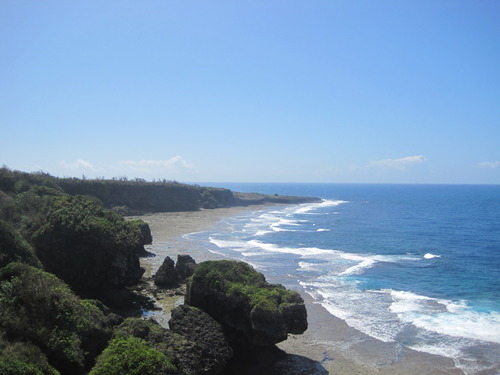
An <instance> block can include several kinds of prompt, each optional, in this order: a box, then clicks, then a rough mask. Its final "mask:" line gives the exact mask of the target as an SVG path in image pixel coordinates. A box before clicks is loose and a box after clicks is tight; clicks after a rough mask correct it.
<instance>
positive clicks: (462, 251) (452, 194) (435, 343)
mask: <svg viewBox="0 0 500 375" xmlns="http://www.w3.org/2000/svg"><path fill="white" fill-rule="evenodd" d="M207 185H210V186H222V187H226V188H229V189H231V190H233V191H241V192H257V193H266V194H279V195H301V196H314V197H319V198H322V199H323V201H322V202H321V203H311V204H301V205H292V206H283V205H281V206H279V205H278V206H270V207H266V208H265V209H263V210H257V211H252V210H249V211H248V212H246V213H244V214H243V215H239V216H236V217H232V218H228V219H225V220H224V221H223V222H221V223H219V225H218V226H217V227H216V228H215V229H214V231H212V232H208V233H207V232H204V233H198V234H193V235H192V236H194V237H193V239H194V240H199V241H203V242H205V243H207V244H209V248H210V250H211V251H213V252H215V253H219V254H222V255H225V256H228V257H231V258H236V259H241V260H244V261H246V262H248V263H250V264H252V265H253V266H254V267H255V268H257V269H258V270H259V271H261V272H263V273H264V274H265V275H266V276H267V277H268V279H270V280H278V281H280V282H281V283H283V284H285V285H286V286H287V287H290V288H293V289H297V290H301V291H302V292H304V293H308V294H310V295H311V296H312V298H313V299H314V300H315V301H316V302H317V303H320V304H321V305H323V306H324V307H325V308H326V309H327V310H328V311H329V312H330V313H331V314H333V315H335V316H336V317H339V318H341V319H343V320H345V321H346V322H347V323H348V324H349V325H350V326H351V327H353V328H356V329H358V330H359V331H361V332H363V333H365V334H368V335H370V336H372V337H375V338H377V339H379V340H382V341H385V342H397V343H400V344H401V345H403V346H405V347H408V348H412V349H415V350H419V351H423V352H428V353H433V354H439V355H444V356H447V357H451V358H453V359H454V360H455V362H456V363H457V365H458V366H459V367H461V368H463V369H464V371H465V372H466V373H469V374H473V373H477V372H478V371H479V370H481V369H483V370H484V369H486V368H490V369H491V368H492V367H497V370H498V368H500V349H499V348H500V186H498V185H496V186H492V185H383V184H381V185H379V184H376V185H370V184H228V183H226V184H213V183H212V184H207ZM493 373H495V372H493Z"/></svg>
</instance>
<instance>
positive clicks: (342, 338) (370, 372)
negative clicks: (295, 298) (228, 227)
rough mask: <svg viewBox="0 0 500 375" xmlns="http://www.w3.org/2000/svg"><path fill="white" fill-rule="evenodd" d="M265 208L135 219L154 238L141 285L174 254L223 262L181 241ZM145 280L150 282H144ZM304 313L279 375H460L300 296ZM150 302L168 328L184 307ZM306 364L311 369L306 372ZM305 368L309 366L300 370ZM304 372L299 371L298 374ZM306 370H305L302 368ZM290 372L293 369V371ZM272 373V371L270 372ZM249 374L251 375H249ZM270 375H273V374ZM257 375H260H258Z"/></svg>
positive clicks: (172, 297) (173, 301)
mask: <svg viewBox="0 0 500 375" xmlns="http://www.w3.org/2000/svg"><path fill="white" fill-rule="evenodd" d="M269 206H270V205H269V204H262V205H254V206H247V207H230V208H217V209H211V210H201V211H192V212H167V213H153V214H146V215H141V216H135V218H140V219H142V220H144V221H145V222H147V223H148V224H149V226H150V228H151V233H152V235H153V244H151V245H147V246H146V250H147V251H148V252H151V253H153V254H155V256H154V257H148V258H141V266H142V267H144V268H145V269H146V272H145V273H144V276H143V278H144V280H145V282H146V283H148V282H150V283H152V275H153V274H154V273H155V272H156V270H157V269H158V268H159V266H160V265H161V263H162V262H163V260H164V258H165V257H166V256H170V257H171V258H172V259H174V260H176V259H177V254H188V255H190V256H191V257H193V258H194V259H195V260H196V262H197V263H200V262H203V261H205V260H216V259H224V257H223V256H221V255H217V254H214V253H212V252H210V251H209V250H207V249H206V248H203V247H196V246H194V245H193V244H190V243H189V241H186V239H185V238H184V237H183V236H185V235H187V234H190V233H196V232H202V231H207V230H210V229H211V228H213V227H214V226H215V225H216V224H217V223H218V222H219V221H220V220H222V219H223V218H225V217H230V216H236V215H238V214H241V213H244V212H247V211H256V210H263V209H265V208H266V207H269ZM148 280H149V281H148ZM300 292H301V295H302V297H303V298H304V301H305V303H306V308H307V311H308V321H309V328H308V330H307V331H306V332H305V333H304V334H302V335H290V336H289V338H288V339H287V340H286V341H284V342H282V343H279V344H277V346H278V347H279V348H280V349H282V350H284V351H285V352H286V353H287V354H288V356H287V357H288V359H287V360H285V362H287V363H283V364H282V366H281V367H284V368H286V371H284V372H283V374H285V373H288V374H297V375H306V374H323V375H324V374H343V375H361V374H363V375H375V374H377V375H395V374H399V375H439V374H442V375H463V374H464V372H463V371H462V370H460V369H458V368H456V367H455V364H454V362H453V360H452V359H450V358H446V357H442V356H438V355H432V354H428V353H423V352H418V351H415V350H412V349H408V348H405V347H402V346H400V345H397V344H395V343H385V342H382V341H379V340H377V339H375V338H372V337H370V336H368V335H365V334H363V333H361V332H359V331H357V330H356V329H354V328H352V327H349V326H348V325H347V323H346V322H344V321H343V320H342V319H339V318H337V317H335V316H333V315H331V314H330V313H329V312H328V311H327V310H326V309H325V308H324V307H323V306H321V305H320V304H318V303H315V302H314V301H313V299H312V297H311V296H309V295H308V294H307V293H305V292H304V291H300ZM154 298H155V302H156V303H157V304H158V305H159V306H161V308H162V309H163V311H158V312H151V313H150V314H149V313H148V314H147V315H148V316H150V317H151V318H153V319H155V320H157V321H158V322H159V323H160V324H161V325H163V326H166V327H168V324H167V323H168V320H169V318H170V315H169V311H170V310H171V309H172V308H173V307H175V306H177V305H179V304H181V303H183V296H182V295H179V292H178V291H175V290H171V291H169V290H165V291H162V292H160V293H156V294H155V295H154ZM311 362H314V363H315V366H314V367H315V368H314V371H313V372H311V369H312V368H311V364H310V363H311ZM304 363H307V365H308V366H305V365H304ZM301 367H303V368H301ZM305 367H307V368H305ZM292 368H293V369H292ZM274 371H276V370H274ZM249 374H250V373H249ZM273 374H278V373H277V372H273ZM259 375H265V374H263V373H262V371H260V372H259Z"/></svg>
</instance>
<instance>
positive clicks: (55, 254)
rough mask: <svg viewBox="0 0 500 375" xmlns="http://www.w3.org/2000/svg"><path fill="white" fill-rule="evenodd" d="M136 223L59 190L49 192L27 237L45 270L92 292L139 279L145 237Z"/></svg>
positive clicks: (142, 271)
mask: <svg viewBox="0 0 500 375" xmlns="http://www.w3.org/2000/svg"><path fill="white" fill-rule="evenodd" d="M138 224H139V223H138V222H127V221H126V220H125V219H124V218H123V217H121V216H119V215H117V214H115V213H113V212H111V211H108V210H104V209H103V208H102V207H101V206H99V205H98V204H96V203H94V202H92V201H90V200H87V199H85V198H83V197H78V196H77V197H71V196H61V197H55V198H53V201H52V203H51V210H50V211H49V213H48V214H47V218H46V220H45V222H44V223H43V225H42V226H41V227H40V228H39V229H38V230H37V231H36V232H35V233H34V235H33V238H32V240H33V243H34V246H35V250H36V255H37V256H38V258H39V259H40V261H41V262H42V264H43V267H44V269H45V270H47V271H49V272H52V273H54V274H55V275H57V276H58V277H60V278H61V279H63V280H64V281H65V282H67V283H68V284H70V285H71V287H72V288H73V289H74V290H75V291H76V292H77V293H80V294H82V295H85V296H91V297H92V296H96V295H97V294H96V292H97V293H101V292H102V291H103V290H104V289H109V288H113V289H116V288H123V287H126V286H131V285H134V284H137V283H138V282H139V280H140V279H141V277H142V274H143V273H144V269H143V268H141V267H140V263H139V254H138V253H139V251H140V250H141V249H144V246H143V245H144V237H143V234H142V233H141V230H140V226H139V225H138Z"/></svg>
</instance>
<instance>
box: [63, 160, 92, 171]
mask: <svg viewBox="0 0 500 375" xmlns="http://www.w3.org/2000/svg"><path fill="white" fill-rule="evenodd" d="M60 164H61V165H62V166H63V167H65V168H68V169H91V170H94V169H95V168H94V166H93V165H92V164H90V163H89V162H88V161H86V160H82V159H78V160H76V161H75V162H73V163H70V162H67V161H66V160H61V162H60Z"/></svg>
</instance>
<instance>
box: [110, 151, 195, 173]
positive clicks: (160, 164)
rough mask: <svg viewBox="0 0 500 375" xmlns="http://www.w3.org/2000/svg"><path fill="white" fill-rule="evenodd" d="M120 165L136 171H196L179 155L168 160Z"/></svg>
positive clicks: (127, 162) (131, 162) (128, 161)
mask: <svg viewBox="0 0 500 375" xmlns="http://www.w3.org/2000/svg"><path fill="white" fill-rule="evenodd" d="M119 164H122V165H126V166H128V167H130V168H132V169H136V170H149V169H158V168H159V169H163V170H167V171H173V170H179V169H190V170H193V169H194V165H193V164H191V163H189V162H187V161H186V160H184V159H183V158H182V157H181V156H179V155H177V156H174V157H172V158H170V159H166V160H124V161H121V162H119Z"/></svg>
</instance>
